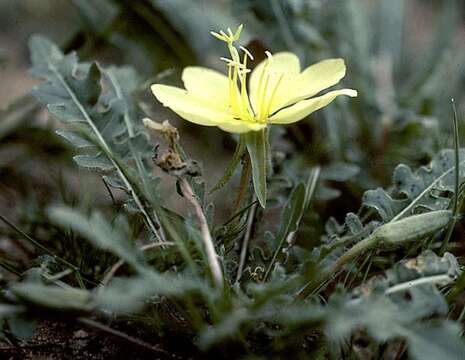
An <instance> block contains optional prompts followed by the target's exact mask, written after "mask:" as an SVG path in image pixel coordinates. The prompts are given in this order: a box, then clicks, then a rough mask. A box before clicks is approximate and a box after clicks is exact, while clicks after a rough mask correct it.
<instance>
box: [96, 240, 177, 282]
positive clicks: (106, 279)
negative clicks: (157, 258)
mask: <svg viewBox="0 0 465 360" xmlns="http://www.w3.org/2000/svg"><path fill="white" fill-rule="evenodd" d="M171 245H174V244H173V243H171V242H161V243H151V244H147V245H144V246H142V247H141V248H140V249H141V250H142V251H147V250H150V249H153V248H157V247H159V246H171ZM124 263H125V261H124V260H123V259H120V260H119V261H117V262H116V263H115V264H114V265H113V266H112V267H111V268H110V270H109V271H108V272H107V273H106V275H105V277H104V278H103V280H102V284H101V286H106V285H108V283H109V282H110V281H111V279H112V278H113V277H114V276H115V274H116V272H117V271H118V270H119V268H120V267H121V266H123V265H124Z"/></svg>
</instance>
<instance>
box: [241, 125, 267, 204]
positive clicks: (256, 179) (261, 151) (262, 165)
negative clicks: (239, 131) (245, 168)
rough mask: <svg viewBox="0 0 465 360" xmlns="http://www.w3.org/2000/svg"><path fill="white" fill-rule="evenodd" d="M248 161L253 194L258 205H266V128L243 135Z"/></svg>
mask: <svg viewBox="0 0 465 360" xmlns="http://www.w3.org/2000/svg"><path fill="white" fill-rule="evenodd" d="M242 136H244V139H245V143H246V145H247V150H248V152H249V156H250V161H251V163H252V180H253V186H254V190H255V195H257V199H258V201H259V203H260V205H261V206H262V207H263V208H265V207H266V176H267V171H268V169H267V168H268V161H269V154H268V151H269V150H268V145H267V142H268V139H267V137H268V134H267V131H266V129H264V130H260V131H250V132H248V133H246V134H244V135H242Z"/></svg>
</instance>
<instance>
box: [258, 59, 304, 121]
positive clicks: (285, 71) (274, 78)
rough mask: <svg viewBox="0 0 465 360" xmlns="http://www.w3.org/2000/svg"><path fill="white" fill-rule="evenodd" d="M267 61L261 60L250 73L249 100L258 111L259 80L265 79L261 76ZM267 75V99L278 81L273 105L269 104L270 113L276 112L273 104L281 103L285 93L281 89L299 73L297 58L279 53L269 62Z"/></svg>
mask: <svg viewBox="0 0 465 360" xmlns="http://www.w3.org/2000/svg"><path fill="white" fill-rule="evenodd" d="M266 61H267V60H263V61H262V62H261V63H260V64H258V65H257V67H256V68H255V69H254V70H253V71H252V73H251V75H250V100H251V102H252V106H253V107H254V109H255V110H257V109H258V106H259V104H258V102H259V99H258V97H259V94H258V92H259V83H260V80H262V81H265V80H266V79H265V77H264V76H262V73H263V70H264V68H265V64H266ZM268 73H269V74H270V80H269V83H268V87H267V94H266V97H267V98H269V97H270V96H271V94H272V92H273V90H274V88H275V86H276V84H277V82H278V81H280V80H279V78H280V77H281V76H282V79H281V81H280V83H279V88H278V91H277V93H276V94H275V96H274V98H273V99H274V101H273V104H271V110H272V112H273V111H275V110H276V106H275V105H274V104H275V103H281V102H282V100H281V97H282V96H283V94H284V93H285V91H282V89H284V88H287V87H288V86H289V85H290V83H291V82H292V80H294V79H295V78H296V77H297V76H298V75H299V73H300V61H299V58H298V57H297V56H296V55H295V54H293V53H290V52H280V53H277V54H274V55H273V58H272V59H271V62H270V64H269V66H268Z"/></svg>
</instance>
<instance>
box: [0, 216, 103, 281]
mask: <svg viewBox="0 0 465 360" xmlns="http://www.w3.org/2000/svg"><path fill="white" fill-rule="evenodd" d="M0 220H2V221H3V222H4V223H5V224H7V225H8V226H9V227H11V228H12V229H13V230H14V231H16V232H17V233H18V234H20V235H21V236H22V237H23V238H24V239H25V240H27V241H29V242H30V243H31V244H32V245H34V246H35V247H37V248H39V249H40V250H42V251H43V252H44V253H46V254H48V255H50V256H51V257H53V258H54V259H55V260H57V261H58V262H60V263H61V264H63V265H64V266H66V267H68V268H69V269H71V270H73V271H74V272H75V273H77V274H81V270H80V269H79V268H78V267H77V266H76V265H73V264H71V263H70V262H69V261H67V260H65V259H63V258H62V257H60V256H58V255H56V254H55V253H54V252H53V251H51V250H50V249H48V248H47V247H45V246H44V245H42V244H41V243H40V242H38V241H37V240H35V239H34V238H33V237H31V236H30V235H29V234H26V233H25V232H24V231H23V230H21V229H20V228H18V227H17V226H16V225H15V224H13V223H12V222H11V221H10V220H8V219H7V218H5V217H4V216H3V215H1V214H0ZM81 276H82V274H81ZM84 279H85V278H84ZM85 280H86V281H87V282H89V283H93V284H95V282H94V281H92V280H89V279H85Z"/></svg>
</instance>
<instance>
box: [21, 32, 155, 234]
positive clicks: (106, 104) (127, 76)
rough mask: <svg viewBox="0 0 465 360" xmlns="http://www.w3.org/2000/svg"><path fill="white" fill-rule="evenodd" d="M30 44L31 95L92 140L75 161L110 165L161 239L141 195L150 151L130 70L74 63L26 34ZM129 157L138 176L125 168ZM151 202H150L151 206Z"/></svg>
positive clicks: (135, 80)
mask: <svg viewBox="0 0 465 360" xmlns="http://www.w3.org/2000/svg"><path fill="white" fill-rule="evenodd" d="M30 49H31V57H32V65H33V66H32V69H31V72H32V74H33V75H35V76H36V77H38V78H40V79H43V80H45V81H44V82H42V83H40V84H39V85H38V86H36V87H35V88H34V90H33V91H32V93H33V95H34V96H35V97H36V98H37V99H38V100H39V101H40V102H41V103H43V104H44V105H46V106H47V108H48V109H49V111H50V112H51V113H52V114H53V115H54V116H55V117H57V118H58V119H60V120H61V121H63V122H71V123H78V125H79V135H83V136H85V138H86V139H88V140H89V141H92V142H93V143H94V145H95V146H96V148H95V149H94V151H93V152H92V153H89V154H85V155H83V156H79V155H78V157H77V158H75V160H76V162H78V164H80V165H83V166H85V167H87V168H93V169H95V170H102V171H109V170H111V169H114V171H115V172H116V174H117V176H118V177H119V178H120V179H121V181H122V183H123V185H124V187H125V189H126V192H127V193H128V194H130V196H131V197H132V200H133V201H134V204H135V207H136V208H137V209H138V211H139V212H141V213H142V215H143V216H144V218H145V221H146V223H147V225H148V227H149V228H150V230H151V231H152V233H153V234H154V235H155V236H156V237H157V239H159V240H161V238H162V236H161V235H160V234H159V233H158V229H157V224H156V214H154V216H153V217H154V218H152V215H151V214H152V213H153V211H151V210H149V209H148V208H147V204H146V203H147V201H146V200H145V199H143V198H142V197H141V194H142V193H144V191H145V194H147V193H149V190H150V189H148V186H146V185H147V182H148V180H147V178H148V174H147V171H146V169H145V168H144V165H143V162H142V160H143V158H147V157H150V156H152V150H151V146H150V143H149V138H148V135H147V134H146V133H144V131H145V129H144V128H143V125H142V122H141V121H140V117H138V116H137V112H136V108H135V106H134V104H133V102H132V101H131V99H130V94H131V93H132V92H133V91H134V90H135V89H136V87H137V84H138V83H139V80H138V77H137V75H136V73H135V71H134V70H132V69H130V68H127V67H122V68H116V67H110V68H108V69H104V68H102V67H101V66H99V65H97V64H96V63H92V64H89V63H80V62H78V59H77V56H76V54H75V53H71V54H68V55H64V54H63V53H62V52H61V51H60V50H59V49H58V47H57V46H56V45H55V44H53V43H52V42H51V41H49V40H47V39H45V38H43V37H40V36H33V37H32V39H31V41H30ZM74 125H76V124H74ZM68 138H69V136H68ZM92 156H93V157H94V158H92ZM105 158H106V159H105ZM128 160H131V162H129V161H128ZM132 160H133V161H134V163H135V165H136V169H137V174H138V177H136V176H134V175H133V174H134V173H135V172H131V171H130V166H132V164H133V162H132ZM110 164H111V167H110ZM156 206H157V204H153V203H152V207H153V208H155V207H156Z"/></svg>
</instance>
